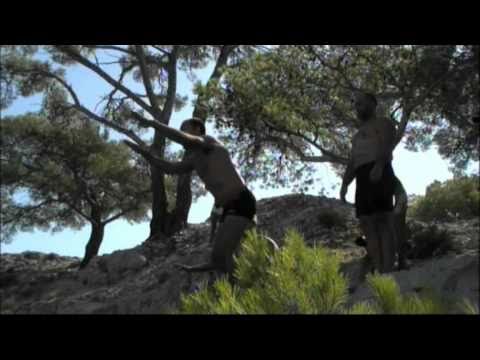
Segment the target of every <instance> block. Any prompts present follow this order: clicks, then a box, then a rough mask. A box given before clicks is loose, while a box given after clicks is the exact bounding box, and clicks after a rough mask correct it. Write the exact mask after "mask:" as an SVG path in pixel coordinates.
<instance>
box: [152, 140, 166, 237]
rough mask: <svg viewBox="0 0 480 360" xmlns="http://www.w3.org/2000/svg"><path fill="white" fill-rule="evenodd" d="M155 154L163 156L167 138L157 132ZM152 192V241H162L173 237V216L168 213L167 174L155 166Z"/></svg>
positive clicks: (154, 143)
mask: <svg viewBox="0 0 480 360" xmlns="http://www.w3.org/2000/svg"><path fill="white" fill-rule="evenodd" d="M152 150H153V151H154V153H155V154H158V155H159V156H163V154H164V152H165V138H164V137H162V136H161V135H159V134H158V133H157V131H155V138H154V141H153V145H152ZM150 169H151V173H152V178H151V190H152V195H153V202H152V220H151V221H150V237H149V239H150V240H155V239H162V238H163V237H164V236H169V235H171V231H170V228H171V226H170V223H171V214H169V213H168V201H167V193H166V190H165V174H164V173H163V172H162V171H161V170H159V169H158V168H157V167H155V166H151V167H150Z"/></svg>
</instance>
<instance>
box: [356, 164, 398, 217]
mask: <svg viewBox="0 0 480 360" xmlns="http://www.w3.org/2000/svg"><path fill="white" fill-rule="evenodd" d="M374 166H375V163H374V162H372V163H368V164H365V165H362V166H360V167H359V168H358V169H357V170H356V172H355V178H356V183H357V190H356V193H355V210H356V216H357V218H358V217H361V216H370V215H373V214H375V213H379V212H391V211H393V208H394V204H393V196H394V192H395V173H394V172H393V168H392V164H391V163H388V164H386V165H385V168H384V169H383V175H382V178H381V179H380V181H379V182H378V183H375V184H373V183H372V182H371V181H370V172H371V171H372V169H373V167H374Z"/></svg>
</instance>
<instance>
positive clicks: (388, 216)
mask: <svg viewBox="0 0 480 360" xmlns="http://www.w3.org/2000/svg"><path fill="white" fill-rule="evenodd" d="M376 219H377V226H378V230H379V231H378V232H379V235H380V258H381V263H382V267H381V270H380V272H381V273H389V272H392V271H394V268H395V254H396V250H397V248H398V246H397V240H396V238H397V237H396V233H395V223H394V217H393V212H383V213H378V214H376Z"/></svg>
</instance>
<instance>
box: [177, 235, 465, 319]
mask: <svg viewBox="0 0 480 360" xmlns="http://www.w3.org/2000/svg"><path fill="white" fill-rule="evenodd" d="M339 270H340V262H339V258H338V256H336V255H335V254H333V253H331V252H328V251H327V250H326V249H323V248H321V247H315V248H309V247H307V246H306V245H305V243H304V240H303V238H302V237H301V236H300V235H299V234H298V233H296V232H294V231H289V232H288V233H287V235H286V237H285V246H284V247H283V248H282V249H281V250H278V251H272V250H271V247H269V245H268V243H267V240H266V239H265V238H264V237H263V236H261V235H259V234H258V233H257V232H256V231H255V230H253V231H251V232H249V233H248V234H247V236H246V238H245V240H244V241H243V243H242V249H241V254H240V256H239V257H238V258H237V259H236V271H235V277H236V279H237V281H236V284H235V285H234V286H232V285H231V284H230V283H229V282H228V281H227V280H226V279H225V278H221V279H219V280H217V281H216V282H215V284H214V285H213V286H211V287H207V285H206V284H204V285H203V286H202V287H201V290H200V291H198V292H197V293H194V294H191V295H184V296H182V299H181V306H180V309H179V311H178V313H179V314H233V315H246V314H285V315H287V314H350V315H353V314H438V313H447V312H448V311H449V306H446V305H445V304H443V303H442V302H441V301H439V300H438V298H436V297H435V296H433V295H428V296H426V295H423V296H421V297H420V296H418V295H409V296H403V295H401V294H400V290H399V289H398V285H397V284H396V283H395V281H394V280H393V278H392V277H390V276H383V275H382V276H380V275H373V276H369V277H368V284H369V286H370V288H371V290H372V292H373V294H374V300H373V301H372V302H363V303H357V304H355V305H353V306H351V307H349V306H347V302H346V301H347V296H348V283H347V280H346V279H345V277H344V276H343V275H342V274H341V273H340V271H339ZM463 309H465V312H467V313H471V312H472V311H474V310H472V309H473V307H471V306H470V307H465V306H464V307H463Z"/></svg>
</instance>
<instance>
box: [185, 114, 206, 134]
mask: <svg viewBox="0 0 480 360" xmlns="http://www.w3.org/2000/svg"><path fill="white" fill-rule="evenodd" d="M180 130H182V131H184V132H186V133H188V134H191V135H196V136H204V135H205V124H204V123H203V121H202V120H200V119H197V118H192V119H188V120H185V121H184V122H183V123H182V126H181V127H180Z"/></svg>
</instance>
